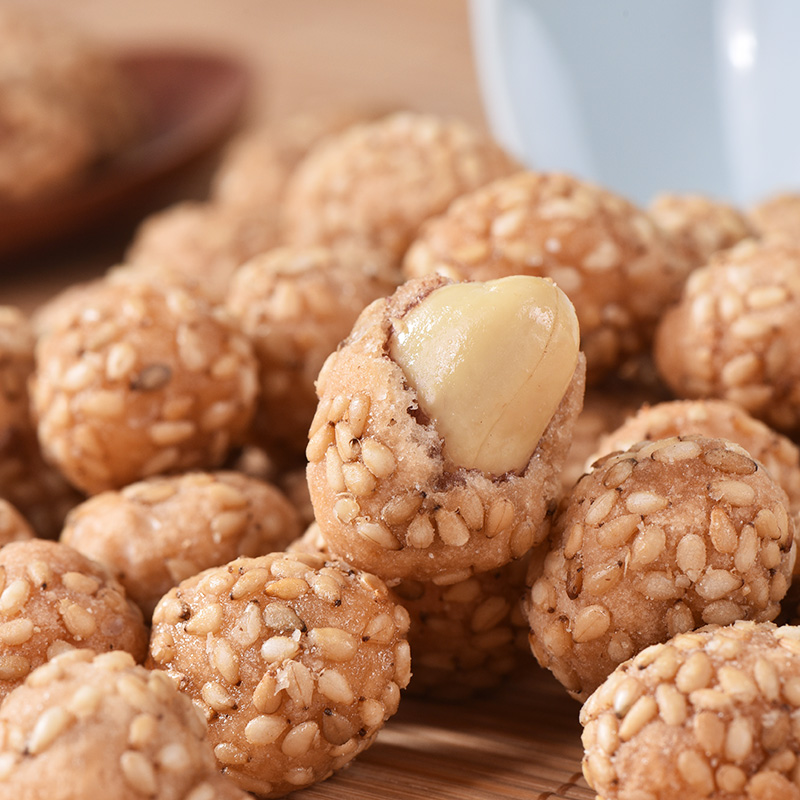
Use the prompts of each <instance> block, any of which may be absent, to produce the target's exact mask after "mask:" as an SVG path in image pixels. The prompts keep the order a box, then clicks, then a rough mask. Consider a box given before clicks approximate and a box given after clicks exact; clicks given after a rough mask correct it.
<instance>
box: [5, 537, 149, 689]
mask: <svg viewBox="0 0 800 800" xmlns="http://www.w3.org/2000/svg"><path fill="white" fill-rule="evenodd" d="M0 587H2V588H0V698H2V697H5V696H6V695H7V694H8V693H9V692H10V691H12V690H13V689H14V688H15V687H16V686H18V685H19V684H20V683H22V681H23V679H24V678H25V677H26V676H27V675H28V673H29V672H30V671H31V670H33V669H34V668H36V667H37V666H39V665H40V664H43V663H44V662H45V661H48V660H49V659H50V658H52V657H53V655H55V654H57V653H60V652H62V651H64V650H69V649H72V648H75V647H89V648H92V649H93V650H97V651H98V652H103V651H106V650H126V651H128V652H129V653H131V654H132V655H133V656H134V657H135V658H136V659H137V660H142V659H143V657H144V655H145V652H146V651H147V629H146V628H145V626H144V623H143V622H142V615H141V613H140V611H139V609H138V608H136V607H135V606H134V605H133V603H131V602H129V601H128V600H127V599H126V597H125V591H124V589H123V588H122V586H121V585H120V584H119V583H117V581H116V580H115V579H114V578H112V577H111V575H110V574H109V573H108V572H107V571H106V570H105V568H104V567H102V566H101V565H100V564H97V563H96V562H94V561H91V560H90V559H88V558H86V557H85V556H83V555H81V554H80V553H78V552H76V551H75V550H73V549H72V548H71V547H67V545H65V544H60V543H58V542H46V541H43V540H41V539H31V540H27V541H18V542H11V543H10V544H7V545H5V546H4V547H2V548H0Z"/></svg>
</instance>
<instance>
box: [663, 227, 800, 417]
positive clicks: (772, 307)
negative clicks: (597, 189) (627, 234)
mask: <svg viewBox="0 0 800 800" xmlns="http://www.w3.org/2000/svg"><path fill="white" fill-rule="evenodd" d="M798 320H800V245H789V244H786V243H783V242H763V243H762V242H758V241H755V240H749V241H745V242H742V243H741V244H739V245H737V246H736V247H734V248H732V249H730V250H726V251H724V252H722V253H718V254H717V255H716V256H714V257H713V258H712V260H711V263H710V264H709V265H708V266H706V267H703V268H701V269H699V270H695V272H693V273H692V275H691V277H690V279H689V281H688V282H687V284H686V287H685V289H684V292H683V297H682V298H681V301H680V303H678V305H676V306H674V307H673V308H671V309H670V310H669V311H667V313H666V314H665V315H664V317H663V319H662V321H661V323H660V324H659V327H658V331H657V334H656V338H655V345H654V356H655V361H656V366H657V367H658V371H659V373H660V374H661V377H662V378H663V380H664V381H665V382H666V383H667V384H668V385H669V386H670V387H671V388H672V390H673V391H674V392H675V394H676V395H677V396H678V397H684V398H700V397H706V398H708V397H715V398H720V399H723V400H729V401H731V402H733V403H736V404H738V405H740V406H742V408H744V409H745V410H746V411H748V412H749V413H750V414H752V415H753V416H754V417H757V418H759V419H762V420H764V421H765V422H766V423H767V424H769V425H771V426H772V427H774V428H776V429H778V430H781V431H796V430H798V429H800V400H799V399H798V398H800V336H798V335H797V333H798Z"/></svg>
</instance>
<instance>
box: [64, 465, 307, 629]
mask: <svg viewBox="0 0 800 800" xmlns="http://www.w3.org/2000/svg"><path fill="white" fill-rule="evenodd" d="M299 535H300V523H299V520H298V515H297V512H295V510H294V508H293V507H292V506H291V505H290V503H289V501H288V500H287V499H286V498H285V497H284V496H283V494H282V493H281V492H280V491H278V489H276V488H275V487H274V486H271V485H269V484H267V483H264V482H263V481H260V480H257V479H255V478H248V477H246V476H245V475H242V474H239V473H236V472H214V473H208V472H194V473H187V474H185V475H176V476H171V477H162V478H150V479H148V480H145V481H141V482H139V483H134V484H131V485H129V486H126V487H125V488H123V489H121V490H119V491H109V492H103V493H102V494H99V495H95V496H94V497H92V498H90V499H89V500H87V501H86V502H85V503H82V504H81V505H80V506H78V507H77V508H75V509H73V510H72V512H71V513H70V514H69V516H68V517H67V521H66V524H65V526H64V531H63V533H62V534H61V541H62V542H64V543H65V544H68V545H70V546H71V547H74V548H75V549H76V550H78V551H79V552H81V553H83V554H84V555H85V556H87V557H88V558H92V559H94V560H95V561H99V562H100V563H102V564H104V565H105V566H106V567H108V568H109V569H110V570H111V572H112V574H113V575H114V576H115V577H116V578H117V580H119V582H120V583H121V584H122V585H123V586H124V587H125V590H126V592H127V594H128V597H130V598H131V599H132V600H133V601H134V602H135V603H137V604H138V606H139V607H140V608H141V609H142V612H143V613H144V616H145V618H146V619H150V617H151V616H152V613H153V609H154V608H155V606H156V603H157V602H158V601H159V600H160V599H161V597H162V596H163V595H165V594H166V593H167V592H168V591H169V590H170V589H171V588H172V587H173V586H175V585H177V584H178V583H180V582H181V581H182V580H184V579H186V578H189V577H191V576H192V575H196V574H197V573H198V572H200V571H201V570H204V569H207V568H209V567H216V566H220V565H222V564H227V563H228V562H229V561H233V560H234V559H235V558H238V557H239V556H260V555H264V554H265V553H271V552H273V551H275V550H282V549H283V548H284V547H286V545H288V544H289V543H290V542H291V541H292V540H294V539H296V538H297V537H298V536H299Z"/></svg>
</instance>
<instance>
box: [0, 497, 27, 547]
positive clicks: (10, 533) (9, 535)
mask: <svg viewBox="0 0 800 800" xmlns="http://www.w3.org/2000/svg"><path fill="white" fill-rule="evenodd" d="M34 536H35V534H34V532H33V528H31V526H30V525H29V524H28V521H27V520H26V519H25V517H23V516H22V514H20V513H19V511H17V509H16V508H14V506H12V505H11V503H9V502H8V500H3V499H2V498H0V547H2V546H3V545H6V544H9V543H10V542H24V541H26V540H27V539H33V538H34Z"/></svg>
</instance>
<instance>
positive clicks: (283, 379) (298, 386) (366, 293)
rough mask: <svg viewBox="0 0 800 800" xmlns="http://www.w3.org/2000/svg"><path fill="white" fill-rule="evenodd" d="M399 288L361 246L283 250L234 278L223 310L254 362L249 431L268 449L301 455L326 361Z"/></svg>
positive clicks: (256, 261)
mask: <svg viewBox="0 0 800 800" xmlns="http://www.w3.org/2000/svg"><path fill="white" fill-rule="evenodd" d="M397 283H398V276H397V275H396V274H395V272H394V270H392V269H391V266H390V265H389V264H388V263H387V259H386V258H385V257H383V256H381V255H380V254H378V253H375V252H370V251H367V250H365V249H364V248H361V247H348V248H342V247H340V248H338V249H337V250H333V249H331V248H327V247H281V248H277V249H275V250H272V251H270V252H269V253H264V254H263V255H261V256H257V257H256V258H254V259H252V260H251V261H248V262H247V263H246V264H244V265H243V266H242V267H241V268H240V269H239V270H238V271H237V272H236V274H235V275H234V278H233V281H232V282H231V286H230V290H229V293H228V299H227V308H228V311H229V312H230V314H231V316H232V317H233V319H234V320H235V321H236V322H237V324H238V325H239V328H240V329H241V330H242V331H243V332H244V333H245V334H246V335H247V336H248V337H249V338H250V340H251V342H252V343H253V349H254V352H255V354H256V358H257V359H258V364H259V375H260V387H261V392H260V395H259V400H258V409H257V412H256V417H255V421H254V427H253V432H254V435H255V437H256V438H257V440H258V441H260V442H261V443H262V444H263V445H264V446H265V447H266V448H267V449H274V448H275V447H276V446H277V447H281V446H282V447H287V448H289V449H290V450H292V451H294V452H297V453H302V452H303V451H304V450H305V447H306V444H307V442H308V429H309V426H310V425H311V420H312V419H313V418H314V412H315V411H316V408H317V395H316V391H315V389H314V382H315V381H316V379H317V375H318V374H319V371H320V369H321V367H322V365H323V364H324V363H325V359H326V358H327V357H328V356H329V355H330V354H331V353H332V352H333V351H334V350H335V349H336V347H337V345H338V344H339V342H341V341H342V339H344V338H345V337H346V336H347V334H348V333H349V332H350V329H351V328H352V327H353V323H354V322H355V321H356V318H357V317H358V315H359V314H360V313H361V311H362V310H363V309H364V308H365V307H366V306H368V305H369V304H370V303H371V302H372V301H373V300H376V299H377V298H379V297H384V296H385V295H387V294H391V292H392V291H393V290H394V289H395V287H396V286H397Z"/></svg>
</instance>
